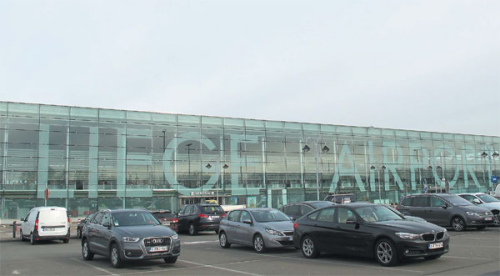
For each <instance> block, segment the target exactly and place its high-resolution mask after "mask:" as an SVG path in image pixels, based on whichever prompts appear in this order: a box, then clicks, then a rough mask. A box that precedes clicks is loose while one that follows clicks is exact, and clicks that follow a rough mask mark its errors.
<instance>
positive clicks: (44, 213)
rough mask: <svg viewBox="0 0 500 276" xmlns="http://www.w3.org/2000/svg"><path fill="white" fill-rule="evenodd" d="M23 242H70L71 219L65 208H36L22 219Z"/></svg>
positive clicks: (21, 233) (21, 234)
mask: <svg viewBox="0 0 500 276" xmlns="http://www.w3.org/2000/svg"><path fill="white" fill-rule="evenodd" d="M21 221H22V223H21V230H20V235H19V236H20V237H21V240H25V239H27V238H29V240H30V243H31V244H33V245H34V244H36V243H37V242H38V241H40V240H62V241H63V242H64V243H68V242H69V238H70V228H69V224H70V222H71V221H70V218H69V217H68V212H67V210H66V208H63V207H35V208H32V209H31V210H30V211H29V212H28V215H26V217H25V218H22V219H21Z"/></svg>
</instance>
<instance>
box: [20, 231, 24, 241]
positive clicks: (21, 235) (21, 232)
mask: <svg viewBox="0 0 500 276" xmlns="http://www.w3.org/2000/svg"><path fill="white" fill-rule="evenodd" d="M19 238H21V241H25V238H24V236H23V230H20V231H19Z"/></svg>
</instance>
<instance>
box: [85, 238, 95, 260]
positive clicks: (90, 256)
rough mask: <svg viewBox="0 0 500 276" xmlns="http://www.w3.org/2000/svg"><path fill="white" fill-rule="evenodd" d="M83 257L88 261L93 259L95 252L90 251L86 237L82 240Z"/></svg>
mask: <svg viewBox="0 0 500 276" xmlns="http://www.w3.org/2000/svg"><path fill="white" fill-rule="evenodd" d="M82 257H83V259H84V260H86V261H91V260H92V259H93V258H94V253H92V251H90V247H89V242H88V240H87V239H84V240H83V242H82Z"/></svg>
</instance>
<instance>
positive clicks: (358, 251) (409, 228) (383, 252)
mask: <svg viewBox="0 0 500 276" xmlns="http://www.w3.org/2000/svg"><path fill="white" fill-rule="evenodd" d="M294 228H295V232H294V236H293V240H294V243H295V247H297V248H300V249H301V250H302V254H303V255H304V256H305V257H307V258H313V257H317V256H318V255H319V254H320V252H328V253H333V254H341V255H344V254H347V255H353V256H363V257H372V258H373V257H375V259H376V260H377V261H378V262H379V263H380V264H381V265H384V266H390V265H395V264H397V263H398V261H400V260H402V259H407V258H416V257H424V258H425V259H437V258H439V257H440V256H441V255H443V254H445V253H447V252H448V251H449V235H448V233H447V231H446V229H445V228H442V227H439V226H437V225H435V224H432V223H426V222H416V221H411V220H408V219H405V218H404V217H403V216H400V215H398V214H397V213H395V212H393V211H391V210H390V209H389V208H387V207H386V206H382V205H378V204H372V203H352V204H347V205H334V206H331V207H326V208H322V209H318V210H316V211H313V212H312V213H310V214H308V215H306V216H303V217H301V218H300V219H298V220H296V221H295V224H294Z"/></svg>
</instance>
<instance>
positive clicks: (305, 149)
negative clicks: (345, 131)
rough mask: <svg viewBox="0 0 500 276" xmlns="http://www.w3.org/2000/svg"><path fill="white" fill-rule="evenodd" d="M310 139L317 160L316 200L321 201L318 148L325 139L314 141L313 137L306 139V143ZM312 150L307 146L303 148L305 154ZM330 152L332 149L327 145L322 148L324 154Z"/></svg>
mask: <svg viewBox="0 0 500 276" xmlns="http://www.w3.org/2000/svg"><path fill="white" fill-rule="evenodd" d="M308 139H311V140H313V142H314V158H315V159H316V198H317V200H320V199H319V151H318V146H319V141H320V140H323V139H322V138H321V137H319V138H318V139H314V138H312V137H309V138H307V139H306V143H307V140H308ZM323 142H324V141H323ZM310 150H311V148H310V147H309V146H308V145H307V144H306V145H304V147H303V148H302V151H303V152H308V151H310ZM329 151H330V149H329V148H328V147H327V146H326V145H325V146H323V148H321V152H322V153H323V154H325V153H327V152H329Z"/></svg>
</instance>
